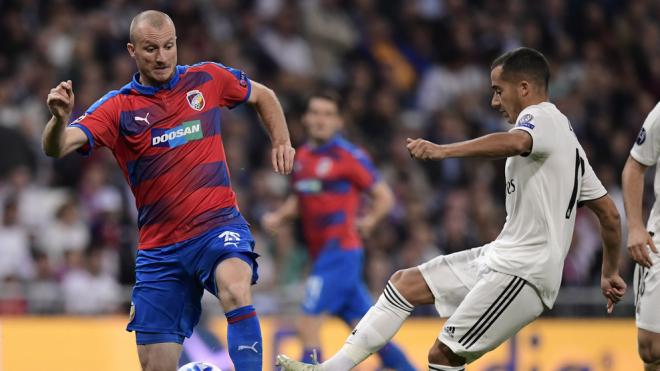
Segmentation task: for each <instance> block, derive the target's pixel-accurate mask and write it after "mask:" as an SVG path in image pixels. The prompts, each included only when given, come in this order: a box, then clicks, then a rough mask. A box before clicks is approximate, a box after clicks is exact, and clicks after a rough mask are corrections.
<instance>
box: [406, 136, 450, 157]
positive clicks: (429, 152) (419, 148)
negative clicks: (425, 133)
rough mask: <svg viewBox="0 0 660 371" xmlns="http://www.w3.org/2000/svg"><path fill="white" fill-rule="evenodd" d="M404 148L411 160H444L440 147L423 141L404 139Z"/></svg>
mask: <svg viewBox="0 0 660 371" xmlns="http://www.w3.org/2000/svg"><path fill="white" fill-rule="evenodd" d="M406 148H407V149H408V152H410V156H411V157H412V158H415V159H418V160H442V159H443V158H445V156H444V153H443V150H442V146H441V145H439V144H435V143H432V142H429V141H428V140H425V139H420V138H418V139H411V138H407V139H406Z"/></svg>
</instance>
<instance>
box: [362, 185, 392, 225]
mask: <svg viewBox="0 0 660 371" xmlns="http://www.w3.org/2000/svg"><path fill="white" fill-rule="evenodd" d="M369 194H370V196H371V198H372V201H373V202H372V206H371V209H370V210H369V213H368V214H367V215H366V216H368V217H370V218H372V219H374V222H375V223H378V222H380V221H381V220H382V219H383V218H384V217H385V216H386V215H387V214H388V213H389V212H390V211H391V210H392V207H394V194H393V193H392V189H391V188H390V186H389V185H387V183H385V181H382V180H381V181H379V182H378V183H376V184H374V185H373V187H371V189H370V192H369Z"/></svg>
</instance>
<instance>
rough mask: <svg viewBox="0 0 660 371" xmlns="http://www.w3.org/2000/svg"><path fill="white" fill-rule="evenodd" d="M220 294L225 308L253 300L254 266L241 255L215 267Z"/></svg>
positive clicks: (228, 308) (247, 303)
mask: <svg viewBox="0 0 660 371" xmlns="http://www.w3.org/2000/svg"><path fill="white" fill-rule="evenodd" d="M215 277H216V282H217V286H218V296H219V297H220V300H221V301H222V304H223V307H224V308H225V310H232V309H235V308H238V307H242V306H245V305H249V304H250V303H251V302H252V295H251V292H250V287H251V286H252V267H251V266H250V265H249V264H248V263H247V262H246V261H245V260H244V259H241V258H239V257H230V258H229V259H225V260H222V261H221V262H220V263H219V264H218V265H217V266H216V268H215Z"/></svg>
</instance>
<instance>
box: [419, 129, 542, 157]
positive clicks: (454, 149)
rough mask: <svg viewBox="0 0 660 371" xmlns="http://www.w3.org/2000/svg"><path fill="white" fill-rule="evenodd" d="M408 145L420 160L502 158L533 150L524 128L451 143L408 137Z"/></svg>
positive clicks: (530, 139) (529, 137)
mask: <svg viewBox="0 0 660 371" xmlns="http://www.w3.org/2000/svg"><path fill="white" fill-rule="evenodd" d="M406 147H407V148H408V151H409V152H410V155H411V156H412V157H414V158H417V159H420V160H442V159H445V158H448V157H489V158H502V157H512V156H518V155H522V154H525V153H529V152H530V151H531V150H532V137H531V136H530V135H529V134H528V133H527V132H526V131H524V130H512V131H509V132H506V133H493V134H488V135H484V136H482V137H479V138H475V139H471V140H466V141H463V142H457V143H451V144H435V143H432V142H429V141H427V140H424V139H410V138H408V139H407V145H406Z"/></svg>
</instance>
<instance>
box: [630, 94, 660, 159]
mask: <svg viewBox="0 0 660 371" xmlns="http://www.w3.org/2000/svg"><path fill="white" fill-rule="evenodd" d="M630 156H631V157H632V158H634V159H635V160H637V162H639V163H640V164H642V165H646V166H653V165H655V164H656V162H658V156H660V102H658V104H656V106H655V108H653V109H652V110H651V112H650V113H649V115H648V116H647V117H646V120H644V125H643V126H642V130H640V132H639V135H638V136H637V139H636V140H635V144H634V145H633V147H632V149H631V150H630Z"/></svg>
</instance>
